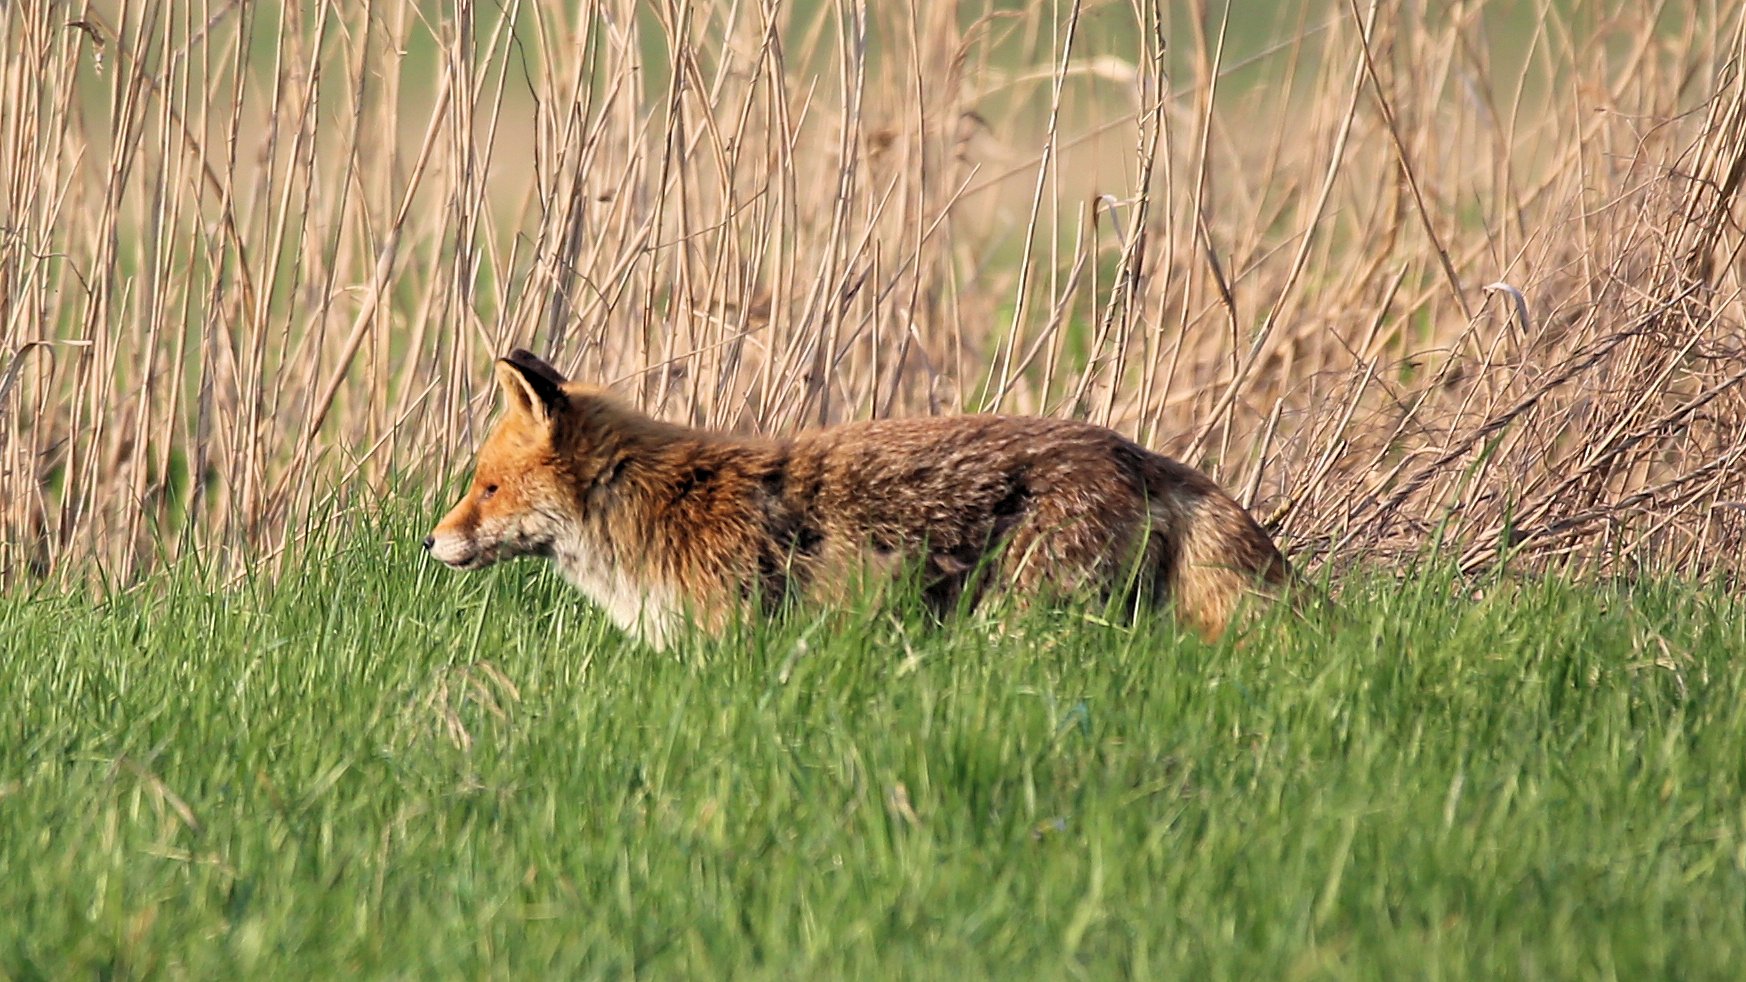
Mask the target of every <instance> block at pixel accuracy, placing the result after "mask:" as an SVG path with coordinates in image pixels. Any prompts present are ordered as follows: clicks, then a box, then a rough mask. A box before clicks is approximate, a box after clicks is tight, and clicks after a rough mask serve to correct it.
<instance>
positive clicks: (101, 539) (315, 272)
mask: <svg viewBox="0 0 1746 982" xmlns="http://www.w3.org/2000/svg"><path fill="white" fill-rule="evenodd" d="M1232 16H1236V17H1249V16H1252V15H1251V14H1247V13H1244V12H1243V10H1242V8H1238V9H1237V10H1235V11H1233V14H1232ZM1743 32H1746V25H1743V22H1742V14H1741V11H1740V9H1739V8H1738V7H1737V6H1736V5H1719V4H1700V5H1699V7H1698V8H1696V9H1695V10H1684V9H1681V10H1677V11H1676V10H1674V9H1672V7H1671V6H1670V5H1667V4H1663V3H1655V2H1650V0H1616V2H1610V3H1608V4H1606V5H1605V7H1604V9H1603V10H1599V11H1590V10H1589V9H1588V8H1587V7H1586V6H1583V7H1579V8H1577V9H1575V10H1572V9H1570V8H1569V6H1568V5H1563V4H1551V3H1546V2H1541V3H1539V4H1536V5H1534V8H1533V9H1531V10H1527V9H1522V8H1521V7H1520V5H1517V4H1504V3H1493V2H1486V0H1475V2H1471V3H1464V4H1460V5H1457V6H1456V7H1455V8H1453V9H1452V10H1448V11H1446V12H1439V13H1432V12H1430V11H1428V10H1426V9H1424V8H1423V7H1422V5H1418V4H1403V3H1392V2H1391V3H1382V2H1375V3H1371V4H1369V5H1368V6H1360V5H1358V4H1357V3H1356V2H1351V3H1348V4H1340V3H1334V4H1329V5H1327V6H1325V7H1323V8H1319V9H1311V10H1310V11H1309V12H1307V13H1303V14H1301V15H1299V14H1298V13H1296V12H1294V13H1292V14H1291V16H1290V17H1288V18H1281V19H1279V20H1278V22H1277V23H1274V24H1255V23H1250V22H1247V21H1240V22H1237V23H1231V22H1230V21H1229V20H1228V19H1227V18H1226V17H1225V16H1224V15H1223V14H1222V13H1221V11H1220V10H1218V9H1208V8H1207V7H1205V6H1204V5H1194V6H1191V7H1190V8H1184V7H1182V6H1171V5H1166V6H1162V7H1161V6H1158V5H1157V4H1155V3H1152V2H1149V0H1147V2H1140V0H1136V2H1134V3H1119V2H1116V3H1111V2H1105V3H1085V2H1072V0H1058V2H1053V3H1043V4H1031V5H1029V6H1025V7H1022V8H1017V9H1008V8H1007V7H1005V6H996V5H994V4H992V3H989V4H986V5H978V4H970V5H956V4H947V3H925V2H918V3H915V4H869V3H865V2H864V0H863V2H853V0H820V2H812V3H804V2H803V3H778V2H775V0H753V2H746V3H723V2H718V0H696V2H688V0H666V2H662V3H658V4H639V3H635V2H632V0H594V2H589V3H583V4H578V5H551V4H536V3H528V2H522V0H506V2H504V3H502V4H477V3H473V2H470V0H455V2H453V3H444V4H440V5H438V4H428V3H426V4H417V3H412V2H408V0H377V2H375V3H371V4H348V3H332V2H327V3H317V4H286V5H283V9H282V12H281V10H280V8H279V7H278V6H277V5H263V4H250V3H242V2H239V0H228V2H226V0H202V2H190V0H175V2H168V3H160V2H149V3H146V2H119V3H91V4H84V3H67V2H52V0H45V2H38V3H14V4H5V5H0V39H3V40H0V107H3V108H0V134H3V135H0V195H3V196H4V205H3V206H0V208H3V212H0V532H3V539H0V582H6V583H15V582H18V581H19V580H20V579H21V578H33V577H39V576H44V575H63V576H65V575H69V574H70V575H73V576H85V575H100V576H102V577H105V578H108V579H114V580H125V579H126V578H128V577H131V576H132V575H134V574H135V573H137V572H138V571H140V570H141V569H143V568H146V567H148V566H151V565H153V564H156V563H158V562H160V561H162V560H164V559H166V558H169V557H174V556H178V555H183V554H188V553H197V554H199V555H201V556H202V557H204V558H205V559H206V560H207V561H208V562H210V563H211V564H212V565H214V566H215V567H217V568H219V569H224V570H235V569H240V568H242V566H243V565H244V564H245V563H251V562H253V561H255V560H257V559H260V558H263V557H267V558H270V557H273V556H277V555H280V554H282V552H283V550H284V548H285V547H286V546H287V545H288V544H290V543H292V542H295V541H296V540H297V539H298V538H299V537H300V536H302V535H304V534H306V532H307V530H309V529H310V528H311V527H312V526H314V525H317V524H320V523H321V522H323V521H325V520H327V519H329V518H330V517H331V516H333V515H334V509H335V508H343V507H345V506H347V504H348V503H351V502H356V501H360V500H363V501H368V500H371V499H372V497H373V496H371V495H367V494H361V493H360V492H361V490H363V489H371V490H383V489H386V488H388V487H389V486H391V485H394V484H395V483H396V481H397V480H399V481H402V482H411V483H412V485H413V486H415V487H421V488H428V489H432V493H433V494H434V493H435V491H434V489H436V488H437V487H438V486H439V485H440V484H441V483H442V482H443V481H444V480H445V479H447V478H448V477H450V476H451V474H452V472H453V471H454V470H455V469H456V468H458V467H460V466H462V461H464V458H465V454H466V453H467V452H468V451H469V450H470V448H471V446H472V444H473V443H474V441H475V440H476V439H477V438H478V427H479V425H480V423H481V422H482V420H484V419H485V418H486V416H487V413H488V411H489V409H490V406H489V403H490V398H491V393H490V390H489V386H488V384H487V382H488V379H489V378H490V375H489V359H490V358H491V356H492V355H494V354H495V353H498V352H500V351H502V350H504V349H506V348H508V347H510V346H511V345H512V344H521V345H526V346H529V347H533V348H535V349H538V350H542V351H544V352H548V353H550V354H552V355H553V356H554V357H555V359H556V360H557V361H559V362H560V363H561V364H563V365H564V366H565V367H566V368H570V369H573V370H575V371H577V372H579V373H581V374H583V375H587V376H590V377H594V378H599V379H603V380H606V381H610V382H614V383H616V384H618V385H620V386H622V387H623V388H624V389H625V390H626V391H627V392H631V393H633V394H634V395H635V396H636V397H637V398H638V399H640V400H641V401H642V402H643V403H644V404H645V405H647V406H649V407H651V408H653V409H655V410H657V411H659V412H660V413H663V414H665V415H668V416H671V417H674V418H683V419H690V420H694V421H696V422H699V423H708V424H713V425H723V426H732V427H744V428H758V429H765V430H774V431H780V430H785V429H789V428H793V427H796V426H800V425H806V424H812V423H817V422H822V421H830V420H839V419H846V418H852V417H860V416H867V415H886V414H913V413H924V412H947V411H958V410H973V409H985V408H998V409H1001V410H1011V411H1037V412H1047V413H1063V414H1073V415H1080V416H1085V417H1089V418H1092V419H1096V420H1099V421H1107V422H1109V423H1110V424H1112V425H1114V426H1116V427H1118V428H1120V429H1122V430H1124V431H1126V432H1129V433H1131V434H1133V435H1136V436H1138V437H1140V438H1141V439H1143V440H1145V441H1147V442H1149V443H1152V444H1154V445H1156V446H1159V447H1160V448H1161V449H1164V450H1166V451H1168V452H1173V453H1176V454H1179V455H1182V456H1185V457H1186V458H1188V459H1190V460H1192V461H1194V462H1196V463H1199V464H1202V465H1204V466H1206V467H1207V468H1208V469H1209V470H1210V471H1211V472H1213V473H1214V474H1215V475H1216V476H1217V477H1219V478H1220V479H1221V480H1223V481H1224V482H1225V483H1226V484H1228V485H1230V486H1232V487H1234V488H1236V489H1239V490H1240V492H1241V493H1242V495H1243V496H1244V497H1245V499H1247V500H1249V501H1252V502H1253V503H1254V504H1255V506H1256V508H1257V510H1258V512H1259V513H1261V514H1262V515H1263V516H1269V517H1270V518H1271V520H1272V522H1273V523H1274V524H1275V525H1276V526H1277V527H1278V528H1279V530H1280V531H1281V534H1282V536H1283V537H1284V539H1285V540H1286V541H1287V543H1288V545H1289V546H1290V547H1291V548H1292V550H1293V551H1294V552H1296V553H1297V554H1298V555H1299V556H1300V557H1301V558H1305V559H1307V560H1308V561H1309V562H1310V563H1311V564H1312V565H1313V564H1314V563H1315V562H1317V561H1321V560H1333V561H1335V562H1336V563H1337V564H1341V565H1344V564H1348V563H1352V562H1356V561H1363V560H1365V559H1366V558H1370V557H1381V558H1383V559H1385V560H1392V559H1395V558H1399V557H1404V556H1409V555H1414V554H1417V553H1419V552H1421V551H1422V550H1423V549H1424V548H1425V547H1426V546H1427V545H1429V544H1431V543H1432V542H1441V543H1443V544H1445V545H1446V546H1448V547H1449V548H1450V549H1451V550H1452V551H1453V553H1454V554H1455V555H1456V556H1458V557H1459V561H1460V562H1461V564H1462V565H1463V567H1464V568H1467V569H1479V568H1482V567H1485V566H1487V565H1489V564H1492V563H1494V562H1496V561H1497V560H1498V559H1499V558H1500V557H1504V556H1515V557H1518V559H1519V560H1521V561H1529V560H1531V561H1536V562H1538V561H1553V560H1557V561H1570V562H1575V563H1577V564H1579V565H1580V566H1582V567H1584V568H1587V569H1591V570H1618V569H1641V568H1649V569H1654V570H1658V571H1674V572H1679V573H1685V574H1709V573H1717V572H1726V573H1730V574H1737V573H1739V572H1740V571H1741V567H1742V563H1743V560H1742V556H1746V468H1743V467H1742V466H1741V465H1742V461H1741V456H1742V454H1743V453H1746V392H1743V386H1742V385H1741V382H1742V381H1743V380H1746V350H1743V346H1746V340H1743V338H1746V331H1743V322H1746V316H1743V314H1746V305H1743V303H1742V298H1741V288H1742V264H1741V256H1740V253H1741V248H1742V244H1743V242H1746V234H1743V232H1742V226H1741V219H1742V216H1743V212H1746V208H1743V206H1742V204H1741V201H1740V197H1741V196H1740V184H1741V182H1742V179H1743V176H1746V175H1743V171H1746V109H1743V108H1742V107H1743V106H1746V91H1743V82H1742V78H1741V67H1742V58H1743V56H1746V33H1743ZM1488 291H1489V292H1488Z"/></svg>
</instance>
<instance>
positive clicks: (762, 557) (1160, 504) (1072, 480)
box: [424, 349, 1292, 648]
mask: <svg viewBox="0 0 1746 982" xmlns="http://www.w3.org/2000/svg"><path fill="white" fill-rule="evenodd" d="M496 370H497V380H498V383H499V385H500V386H501V387H502V389H503V394H504V396H505V398H506V400H507V403H508V406H507V409H506V411H505V413H504V415H503V418H502V420H501V421H500V422H499V423H498V424H497V426H496V428H495V429H494V430H493V431H492V433H491V434H490V436H489V437H488V438H487V439H486V440H485V443H484V445H483V446H481V447H480V448H479V456H478V465H477V468H476V470H475V472H474V475H473V482H472V486H471V487H470V488H469V489H468V491H467V494H466V496H465V497H464V498H462V499H461V502H460V503H459V504H457V505H455V507H454V508H453V509H452V510H451V511H450V512H449V513H448V514H447V515H445V516H444V517H443V519H442V521H440V522H438V523H437V526H436V529H435V530H434V531H433V532H432V533H431V534H430V535H429V536H428V537H426V538H425V540H424V547H425V549H426V550H428V551H429V552H430V554H431V555H432V556H434V557H436V558H437V559H439V560H441V561H442V562H444V563H446V564H448V565H449V566H452V567H454V568H455V569H480V568H482V567H485V566H489V565H491V564H492V563H495V562H497V561H499V560H502V559H509V558H512V557H515V556H546V557H549V558H551V559H552V560H553V561H555V562H556V563H557V565H558V568H559V569H560V570H561V571H562V572H563V574H564V576H565V577H566V578H567V579H569V581H570V582H571V583H572V584H574V585H575V586H576V587H578V588H580V589H581V590H582V592H583V593H585V594H587V595H588V596H589V598H590V599H592V600H593V601H594V603H596V604H598V605H599V606H600V607H602V608H603V609H604V610H605V611H606V613H607V614H608V615H609V616H610V617H611V618H612V620H613V621H614V622H616V623H617V624H618V625H619V626H620V627H621V628H623V629H624V630H625V631H626V632H628V633H631V634H633V635H636V636H639V637H641V638H642V639H643V640H644V641H646V642H647V643H649V644H651V645H652V646H654V647H656V648H660V647H664V646H665V645H666V644H667V643H668V642H669V641H671V640H672V638H673V637H674V634H675V631H676V630H677V629H678V628H679V627H680V626H681V625H683V624H684V623H686V621H687V619H689V620H690V621H692V622H693V623H696V624H698V625H700V626H705V627H720V626H722V625H723V624H724V623H725V622H726V621H727V620H729V619H730V618H731V617H733V616H734V615H735V614H736V612H738V613H744V612H747V611H752V612H757V611H759V610H771V609H773V608H774V607H777V606H780V605H781V604H782V603H784V602H785V601H786V600H788V599H789V598H806V597H812V598H815V599H817V598H821V597H829V596H833V595H835V594H836V593H837V592H838V591H840V590H842V589H843V588H844V584H846V583H848V582H850V581H852V580H854V579H855V578H856V577H857V576H865V575H867V574H869V573H871V574H873V575H875V576H881V577H882V576H885V575H890V576H893V577H896V576H901V575H905V571H906V570H909V571H914V573H915V574H916V575H919V576H920V578H921V590H922V595H923V597H924V599H925V602H926V603H927V604H928V606H929V607H930V608H931V609H932V610H934V611H935V612H937V613H940V614H944V613H947V612H949V611H950V610H952V609H955V608H957V607H958V606H959V605H964V606H969V605H973V604H974V603H975V602H976V601H977V600H978V599H979V598H981V597H982V596H983V595H984V594H986V593H988V592H990V591H993V590H1005V591H1008V592H1010V593H1011V594H1013V595H1015V596H1017V597H1019V598H1022V599H1026V600H1029V599H1034V598H1039V597H1054V598H1062V599H1065V598H1068V597H1072V596H1074V595H1082V596H1084V595H1089V596H1092V597H1101V598H1104V599H1117V598H1120V599H1122V600H1124V601H1128V602H1134V603H1141V604H1157V605H1164V604H1167V605H1168V606H1169V607H1170V608H1171V609H1172V610H1173V611H1174V613H1175V614H1176V616H1177V617H1178V618H1179V619H1181V620H1182V621H1183V622H1185V623H1186V624H1187V625H1188V626H1190V627H1192V628H1194V629H1195V630H1197V631H1199V632H1200V633H1201V634H1202V635H1203V636H1206V637H1208V638H1213V637H1216V636H1218V635H1219V634H1221V633H1222V632H1223V631H1224V630H1225V629H1226V627H1227V626H1228V625H1229V623H1230V621H1231V619H1232V616H1233V613H1234V611H1235V610H1236V608H1237V607H1238V605H1239V602H1240V601H1242V600H1243V598H1244V596H1245V595H1246V594H1248V593H1251V592H1259V593H1264V594H1274V593H1279V592H1282V591H1283V590H1284V588H1286V587H1287V586H1288V585H1289V581H1290V579H1291V577H1292V573H1291V569H1290V567H1289V566H1288V565H1287V563H1286V561H1285V559H1284V557H1282V556H1281V555H1280V554H1279V550H1278V549H1277V548H1275V547H1274V544H1273V541H1272V539H1270V538H1269V537H1268V535H1267V533H1266V532H1265V531H1263V530H1262V529H1261V527H1260V526H1259V525H1257V524H1256V523H1255V521H1254V519H1253V518H1251V517H1250V516H1249V514H1248V512H1246V511H1244V510H1243V508H1242V506H1241V505H1239V504H1237V502H1235V501H1234V500H1232V499H1231V497H1230V496H1229V495H1227V494H1225V492H1224V491H1223V490H1221V489H1220V488H1219V487H1218V485H1216V484H1214V483H1213V481H1212V480H1211V479H1210V478H1208V477H1206V476H1205V475H1204V474H1202V473H1200V472H1199V471H1197V470H1195V469H1193V468H1191V467H1189V466H1187V465H1185V464H1182V463H1179V462H1177V461H1175V460H1171V459H1170V458H1168V457H1164V456H1160V455H1159V454H1155V453H1152V452H1151V451H1149V450H1146V449H1145V448H1143V447H1141V446H1139V445H1138V444H1135V443H1133V442H1132V441H1130V440H1127V439H1125V438H1124V437H1122V436H1121V435H1119V434H1117V433H1115V432H1113V431H1111V430H1108V429H1104V428H1103V427H1100V426H1093V425H1091V424H1088V423H1079V422H1072V421H1068V420H1061V419H1047V418H1040V417H1028V416H994V415H980V416H950V417H931V418H922V419H907V420H897V419H886V420H875V421H871V422H860V423H848V424H844V425H840V426H833V427H828V428H825V429H819V430H813V431H810V432H804V433H800V434H798V435H796V436H793V437H790V438H787V439H761V438H756V437H748V436H739V435H731V434H725V433H716V432H711V431H706V430H699V429H694V428H690V427H686V426H679V425H675V424H672V423H666V422H662V421H660V420H657V419H653V418H651V417H649V416H646V415H644V414H642V413H640V412H638V411H636V410H635V409H633V408H632V407H630V406H629V405H627V404H626V403H624V402H623V401H621V400H620V399H618V398H617V397H615V396H614V395H613V394H612V393H610V392H608V391H606V390H604V389H601V388H598V387H595V386H591V385H585V384H581V383H577V382H571V381H569V380H567V379H565V378H564V376H563V375H562V374H560V373H559V372H558V371H557V370H556V369H555V368H553V367H552V366H551V365H548V364H546V363H545V362H544V361H542V360H540V359H539V358H538V357H537V356H535V355H533V354H531V353H529V352H527V351H523V350H519V349H518V350H516V351H513V352H511V353H510V354H509V355H508V357H506V358H502V359H500V360H499V361H498V362H497V364H496Z"/></svg>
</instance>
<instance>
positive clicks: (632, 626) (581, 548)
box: [552, 540, 678, 648]
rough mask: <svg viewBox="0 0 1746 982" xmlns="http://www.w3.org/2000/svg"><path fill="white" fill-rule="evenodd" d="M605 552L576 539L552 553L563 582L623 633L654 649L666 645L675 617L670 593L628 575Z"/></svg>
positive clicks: (628, 572) (561, 545)
mask: <svg viewBox="0 0 1746 982" xmlns="http://www.w3.org/2000/svg"><path fill="white" fill-rule="evenodd" d="M610 556H611V554H610V552H608V551H607V550H604V549H600V548H598V547H596V545H595V544H594V543H592V542H588V541H584V540H578V541H575V542H571V543H562V544H559V545H558V547H557V549H556V550H555V551H554V553H553V557H552V558H553V561H554V562H556V563H557V564H558V570H559V572H561V573H563V574H564V579H566V580H569V581H570V584H571V585H572V586H574V587H575V588H576V589H578V590H581V591H582V592H583V593H584V594H586V595H587V596H588V599H590V600H592V601H593V602H594V604H595V605H596V606H598V607H599V608H600V609H601V610H603V611H605V612H606V616H607V617H609V618H611V619H612V622H613V623H614V624H617V625H618V626H619V627H620V628H621V629H623V630H624V631H625V632H626V633H628V634H631V635H633V636H635V637H639V638H641V639H643V641H644V642H645V643H647V644H648V645H650V646H651V647H654V648H662V647H665V646H666V643H667V640H668V637H669V635H670V634H671V633H672V629H673V626H674V622H675V620H676V618H677V616H678V608H677V605H676V603H675V602H674V598H673V596H672V591H671V590H669V589H666V588H665V587H664V586H663V585H659V584H654V583H648V582H644V581H641V580H639V579H637V578H636V577H634V576H632V575H631V573H630V571H628V570H626V569H625V568H624V567H623V566H621V565H620V564H618V563H616V562H614V561H613V560H612V559H611V558H610Z"/></svg>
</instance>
